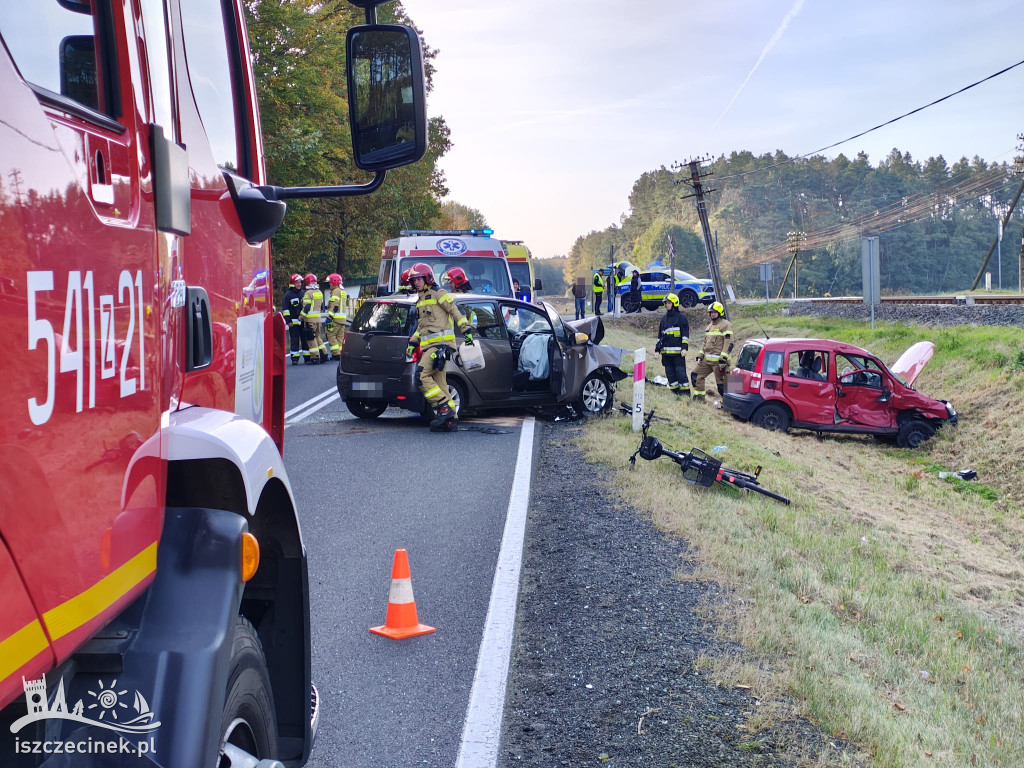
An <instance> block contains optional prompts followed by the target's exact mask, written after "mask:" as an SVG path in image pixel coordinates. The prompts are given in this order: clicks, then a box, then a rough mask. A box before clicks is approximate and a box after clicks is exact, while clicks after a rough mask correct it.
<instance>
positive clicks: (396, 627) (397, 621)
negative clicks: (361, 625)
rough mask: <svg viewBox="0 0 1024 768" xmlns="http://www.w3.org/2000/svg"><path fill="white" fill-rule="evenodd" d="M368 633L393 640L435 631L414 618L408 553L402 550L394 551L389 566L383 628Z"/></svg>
mask: <svg viewBox="0 0 1024 768" xmlns="http://www.w3.org/2000/svg"><path fill="white" fill-rule="evenodd" d="M370 631H371V632H373V633H374V634H375V635H384V637H390V638H392V639H394V640H401V639H402V638H405V637H416V636H417V635H427V634H430V633H431V632H436V631H437V630H436V629H435V628H434V627H428V626H427V625H426V624H420V620H419V618H418V617H417V616H416V601H415V600H414V599H413V597H412V577H411V576H410V575H409V553H408V552H406V551H405V550H404V549H396V550H395V562H394V564H393V565H392V566H391V592H390V594H389V595H388V615H387V617H386V618H385V619H384V626H382V627H370Z"/></svg>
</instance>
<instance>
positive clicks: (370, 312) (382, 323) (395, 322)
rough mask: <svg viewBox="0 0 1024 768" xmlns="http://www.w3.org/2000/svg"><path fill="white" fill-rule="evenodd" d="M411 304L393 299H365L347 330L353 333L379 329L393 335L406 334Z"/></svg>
mask: <svg viewBox="0 0 1024 768" xmlns="http://www.w3.org/2000/svg"><path fill="white" fill-rule="evenodd" d="M411 310H412V306H411V305H409V304H398V303H396V302H393V301H366V302H363V305H362V306H361V307H360V308H359V310H358V311H357V312H356V316H355V318H353V320H352V325H351V326H349V330H350V331H352V332H354V333H368V332H369V331H379V332H381V333H390V334H394V335H395V336H407V335H409V334H410V333H412V331H411V330H410V329H409V327H408V326H409V313H410V312H411Z"/></svg>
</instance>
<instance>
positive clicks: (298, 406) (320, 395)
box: [284, 387, 338, 419]
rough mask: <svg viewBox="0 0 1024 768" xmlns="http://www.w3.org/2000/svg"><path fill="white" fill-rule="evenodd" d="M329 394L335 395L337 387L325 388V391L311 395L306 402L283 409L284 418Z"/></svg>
mask: <svg viewBox="0 0 1024 768" xmlns="http://www.w3.org/2000/svg"><path fill="white" fill-rule="evenodd" d="M330 394H335V395H337V394H338V388H337V387H331V388H330V389H328V390H327V391H326V392H321V393H320V394H319V395H317V396H316V397H311V398H310V399H309V400H307V401H306V402H304V403H303V404H302V405H296V406H295V407H294V408H292V409H291V410H290V411H285V412H284V417H285V418H286V419H287V418H290V417H291V416H292V415H293V414H296V413H298V412H299V411H301V410H302V409H303V408H306V407H308V406H310V405H312V404H313V403H315V402H316V401H317V400H323V399H324V398H325V397H327V396H328V395H330Z"/></svg>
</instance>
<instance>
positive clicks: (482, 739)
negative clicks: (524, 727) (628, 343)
mask: <svg viewBox="0 0 1024 768" xmlns="http://www.w3.org/2000/svg"><path fill="white" fill-rule="evenodd" d="M534 424H535V421H534V419H533V417H532V416H529V417H527V418H526V419H524V421H523V427H522V431H521V432H520V434H519V455H518V456H517V458H516V469H515V475H514V477H513V479H512V493H511V494H510V498H509V502H508V515H507V516H506V517H505V532H504V534H503V535H502V537H501V551H500V552H499V553H498V567H497V568H496V569H495V571H494V583H493V585H492V586H491V602H490V604H489V605H488V606H487V620H486V622H485V623H484V634H483V639H482V640H481V641H480V653H479V655H478V656H477V661H476V674H475V675H474V676H473V690H472V691H471V692H470V695H469V707H468V709H467V710H466V722H465V724H464V725H463V727H462V743H461V744H460V745H459V757H458V760H456V762H455V768H494V766H496V765H497V764H498V746H499V742H500V740H501V719H502V715H503V714H504V711H505V688H506V686H507V684H508V668H509V662H510V660H511V657H512V636H513V633H514V631H515V626H516V602H517V600H518V597H519V570H520V566H521V565H522V560H523V540H524V537H525V533H526V512H527V508H528V507H529V503H530V475H531V470H532V465H533V430H534Z"/></svg>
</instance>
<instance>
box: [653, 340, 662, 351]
mask: <svg viewBox="0 0 1024 768" xmlns="http://www.w3.org/2000/svg"><path fill="white" fill-rule="evenodd" d="M654 351H655V352H661V342H660V341H659V342H658V343H657V344H655V345H654Z"/></svg>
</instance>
